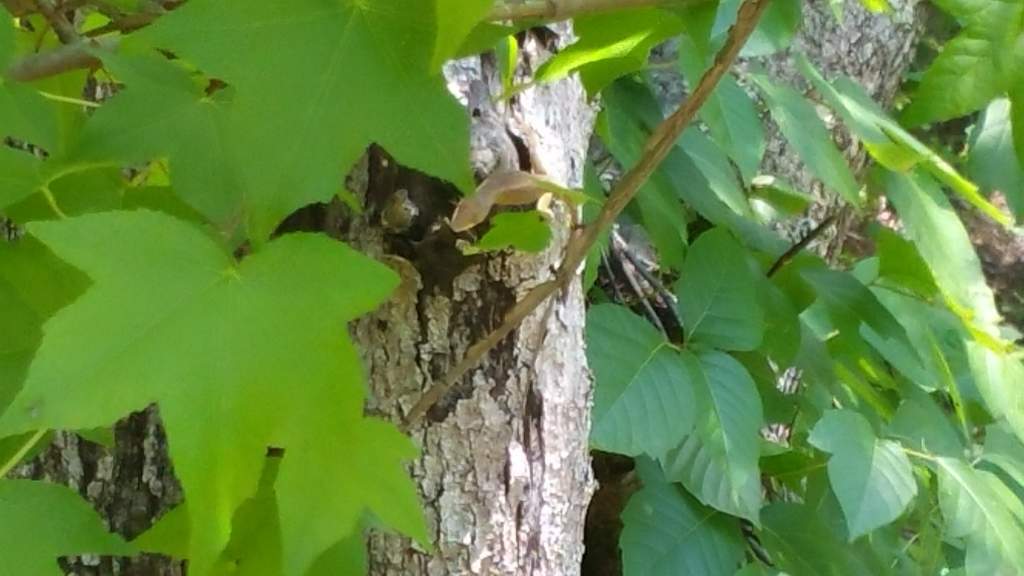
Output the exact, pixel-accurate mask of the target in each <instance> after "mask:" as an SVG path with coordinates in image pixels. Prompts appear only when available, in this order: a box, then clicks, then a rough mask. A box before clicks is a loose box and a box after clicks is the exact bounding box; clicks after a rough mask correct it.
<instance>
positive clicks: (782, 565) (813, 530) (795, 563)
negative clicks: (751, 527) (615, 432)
mask: <svg viewBox="0 0 1024 576" xmlns="http://www.w3.org/2000/svg"><path fill="white" fill-rule="evenodd" d="M761 519H762V521H763V523H764V530H763V531H762V533H761V538H762V541H763V542H764V545H765V547H766V548H767V549H768V552H769V554H770V555H771V558H772V561H773V562H775V564H776V568H779V569H780V570H782V571H783V572H784V573H786V574H789V575H790V576H821V575H822V574H828V575H829V576H875V574H876V573H875V572H873V571H871V570H869V569H868V568H867V567H866V566H865V560H864V559H863V558H862V557H861V556H860V555H858V554H857V552H856V551H855V550H854V549H853V547H851V546H848V545H847V544H845V543H843V542H842V540H840V539H839V538H838V537H837V536H836V535H835V532H833V531H832V529H831V528H830V527H829V526H828V525H826V524H825V523H824V522H823V521H822V519H821V517H820V516H819V515H818V514H817V513H816V512H815V510H814V509H813V508H811V507H810V506H808V505H801V504H795V503H789V502H778V503H775V504H772V505H770V506H768V507H766V508H765V509H764V511H763V512H762V514H761Z"/></svg>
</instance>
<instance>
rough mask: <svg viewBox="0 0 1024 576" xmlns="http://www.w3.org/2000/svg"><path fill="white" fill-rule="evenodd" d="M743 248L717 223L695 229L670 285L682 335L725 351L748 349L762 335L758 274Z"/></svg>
mask: <svg viewBox="0 0 1024 576" xmlns="http://www.w3.org/2000/svg"><path fill="white" fill-rule="evenodd" d="M749 258H750V257H749V255H748V254H747V252H746V250H744V249H743V247H742V246H740V244H739V243H738V242H736V240H734V239H733V238H732V236H731V235H729V233H728V232H727V231H725V230H723V229H721V228H717V229H714V230H710V231H708V232H705V233H704V234H701V236H700V237H699V238H698V239H697V241H696V242H694V243H693V246H692V247H691V248H690V252H689V253H688V254H687V256H686V263H685V264H684V265H683V272H682V278H681V279H680V280H679V283H678V284H676V296H677V297H678V299H679V305H678V307H679V314H680V316H681V318H682V321H683V328H684V329H685V330H686V337H687V339H688V340H692V341H693V342H695V343H701V344H704V345H707V346H713V347H717V348H722V349H725V350H754V349H756V348H757V347H758V346H760V345H761V339H762V337H763V335H764V311H763V310H762V309H761V306H760V304H759V301H758V293H757V287H758V286H759V282H758V277H757V276H756V275H754V273H753V271H752V270H751V267H750V263H749Z"/></svg>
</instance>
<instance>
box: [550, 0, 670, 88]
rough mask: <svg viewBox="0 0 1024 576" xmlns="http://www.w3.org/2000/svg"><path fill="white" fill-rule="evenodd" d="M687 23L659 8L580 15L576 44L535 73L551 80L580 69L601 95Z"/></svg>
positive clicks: (588, 85) (585, 81) (588, 84)
mask: <svg viewBox="0 0 1024 576" xmlns="http://www.w3.org/2000/svg"><path fill="white" fill-rule="evenodd" d="M682 29H683V23H682V22H681V21H680V19H679V18H678V17H676V15H675V14H672V13H671V12H669V11H666V10H660V9H658V8H638V9H632V10H618V11H612V12H603V13H598V14H593V15H585V16H580V17H577V18H576V19H575V20H574V21H573V31H574V32H575V33H576V35H577V36H579V40H577V41H576V42H575V43H574V44H572V45H571V46H569V47H568V48H566V49H565V50H562V51H561V52H559V53H558V54H557V55H556V56H554V57H553V58H551V59H550V60H548V61H547V62H545V63H544V64H543V65H542V66H541V67H540V69H539V70H537V73H536V75H535V77H536V80H537V81H539V82H551V81H553V80H557V79H559V78H563V77H565V76H566V75H568V74H569V73H571V72H573V71H579V73H580V79H581V80H582V81H583V85H584V86H586V88H587V92H588V93H589V94H592V95H594V94H597V93H598V92H600V91H601V90H602V89H603V88H604V87H605V86H607V85H608V84H610V83H611V82H612V81H614V80H615V79H616V78H618V77H620V76H623V75H625V74H628V73H630V72H634V71H636V70H639V69H641V68H643V66H644V65H645V64H646V63H647V56H648V54H649V53H650V51H651V48H653V47H654V46H656V45H657V44H659V43H661V42H663V41H665V40H666V39H668V38H670V37H672V36H674V35H676V34H678V33H679V32H680V31H681V30H682Z"/></svg>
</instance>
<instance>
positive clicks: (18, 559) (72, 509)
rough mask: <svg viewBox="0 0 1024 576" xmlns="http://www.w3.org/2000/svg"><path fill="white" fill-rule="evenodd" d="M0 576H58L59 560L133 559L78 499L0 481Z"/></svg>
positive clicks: (46, 487)
mask: <svg viewBox="0 0 1024 576" xmlns="http://www.w3.org/2000/svg"><path fill="white" fill-rule="evenodd" d="M0 541H2V542H3V543H4V553H3V554H2V555H0V574H4V575H11V576H14V575H15V574H19V575H20V574H32V575H33V576H60V575H61V574H63V571H61V570H60V568H59V567H58V565H57V558H58V557H60V556H71V555H75V554H116V555H119V556H129V555H131V554H133V553H134V552H133V550H132V548H131V547H130V546H128V545H127V544H125V543H124V541H123V540H121V538H120V537H118V536H116V535H114V534H110V533H108V532H107V531H106V529H104V527H103V523H102V522H101V521H100V519H99V516H97V515H96V512H94V511H93V510H92V509H91V508H90V507H89V505H88V504H86V502H85V501H84V500H82V498H81V497H79V496H78V494H75V493H74V492H72V491H71V490H70V489H68V488H65V487H64V486H60V485H57V484H48V483H45V482H34V481H30V480H0Z"/></svg>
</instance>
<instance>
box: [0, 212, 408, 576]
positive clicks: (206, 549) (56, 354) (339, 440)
mask: <svg viewBox="0 0 1024 576" xmlns="http://www.w3.org/2000/svg"><path fill="white" fill-rule="evenodd" d="M29 231H30V232H31V233H32V234H33V235H34V236H36V237H37V238H39V239H40V240H42V241H43V243H44V244H46V245H47V246H48V247H49V248H51V249H52V250H53V251H54V252H55V253H57V255H58V256H60V257H62V258H64V259H65V260H67V261H68V262H69V263H71V264H73V265H74V266H76V267H78V268H80V269H82V270H83V271H85V272H86V273H87V274H88V275H89V276H90V277H91V278H92V280H93V281H94V284H93V286H92V288H91V289H89V290H88V291H87V292H86V294H85V295H84V296H83V297H82V298H80V299H79V300H77V301H76V302H75V303H74V304H72V305H70V306H68V307H66V308H64V309H63V310H61V311H60V312H59V313H58V314H57V315H56V316H54V317H53V318H52V319H50V320H49V321H48V322H47V323H46V325H45V329H44V334H45V336H44V338H43V342H42V345H41V346H40V348H39V351H38V352H37V354H36V357H35V360H34V361H33V363H32V365H31V367H30V369H29V373H28V377H27V379H26V382H25V385H24V387H23V389H22V391H21V393H20V394H19V395H18V397H17V398H16V399H15V401H14V403H13V404H12V406H11V408H10V409H9V410H8V411H7V413H6V414H5V415H4V417H3V418H2V419H0V433H3V434H13V433H18V432H23V431H27V430H35V429H41V428H90V427H95V426H101V425H105V424H109V423H110V422H113V421H114V420H116V419H118V418H119V417H121V416H123V415H125V414H127V413H128V412H131V411H134V410H138V409H141V408H143V407H145V406H146V405H148V404H150V403H152V402H156V403H157V404H158V405H159V407H160V413H161V416H162V419H163V422H164V425H165V427H166V429H167V434H168V438H169V439H170V441H169V445H170V454H171V458H172V460H173V461H174V467H175V472H176V473H177V475H178V477H179V478H180V479H181V482H182V486H183V487H184V489H185V492H186V493H187V494H188V498H189V504H190V515H191V520H192V529H191V542H190V560H191V565H192V569H193V570H194V571H195V572H196V573H197V574H204V571H206V570H208V569H209V568H210V566H211V565H212V563H213V561H214V560H215V559H216V557H217V555H218V554H219V553H220V551H221V549H222V548H223V546H224V545H225V544H226V543H227V540H228V535H229V532H230V522H231V517H232V514H233V513H234V511H235V509H236V508H237V507H238V506H239V505H240V504H241V502H243V501H244V500H245V499H246V498H248V497H249V496H251V495H252V493H253V492H254V491H255V488H256V480H257V478H258V477H259V472H260V469H261V466H262V463H263V457H264V453H265V451H266V449H267V446H279V447H282V448H285V449H286V450H287V451H288V458H287V459H286V460H285V462H284V463H283V465H282V470H281V478H282V480H281V481H282V482H283V481H284V478H285V477H286V475H290V474H295V473H298V472H297V471H296V470H295V469H296V468H300V469H301V470H302V472H301V474H305V473H307V472H306V471H307V470H308V469H309V461H311V460H313V461H315V462H316V464H317V465H318V466H317V468H318V469H319V472H318V474H317V476H316V477H317V478H319V479H320V481H327V480H329V481H330V482H331V484H332V485H333V486H334V487H335V489H336V490H337V491H339V492H340V493H342V494H346V498H348V499H350V500H355V501H357V502H360V503H362V504H363V505H370V506H374V505H376V504H377V502H375V501H370V499H369V497H367V495H366V494H365V490H364V489H363V488H364V486H365V484H366V483H367V482H373V481H375V480H369V478H368V476H369V475H371V474H372V476H369V477H372V478H374V479H376V478H378V477H379V476H381V475H382V474H387V472H385V470H387V468H386V467H385V468H377V467H375V468H373V469H366V468H360V467H353V468H350V469H347V470H346V472H345V474H344V475H343V476H341V477H334V476H333V475H332V474H333V473H335V472H337V466H338V464H337V461H338V459H337V457H336V453H334V452H329V450H333V449H334V447H337V446H342V445H345V444H346V443H350V442H355V441H357V439H358V440H359V441H362V442H367V445H369V444H370V442H369V440H371V439H372V440H375V441H376V440H380V438H381V437H388V438H390V437H389V436H387V434H386V433H385V432H383V431H381V430H380V429H379V428H380V427H379V426H378V425H377V424H374V423H370V422H368V421H364V420H363V419H362V415H361V413H362V401H363V394H364V389H363V383H362V374H361V370H360V367H359V362H358V358H357V356H356V354H355V351H354V350H353V348H352V345H351V344H350V343H349V341H348V338H347V334H346V332H345V328H344V323H345V322H347V321H349V320H352V319H353V318H355V317H356V316H358V315H360V314H362V313H365V312H367V311H369V310H371V309H372V308H373V307H374V306H375V305H376V304H378V303H379V302H380V301H382V300H383V299H384V298H385V297H386V295H387V294H389V293H390V291H391V289H392V288H393V287H394V286H395V285H396V284H397V280H396V276H395V274H394V273H392V272H391V271H389V270H387V269H386V268H384V267H383V266H381V265H379V264H376V263H374V262H373V261H371V260H369V259H368V258H366V257H364V256H361V255H359V254H357V253H356V252H354V251H352V250H351V249H349V248H347V247H346V246H344V245H343V244H341V243H339V242H335V241H332V240H329V239H327V238H326V237H324V236H317V235H308V234H293V235H289V236H284V237H282V238H279V239H277V240H275V241H273V242H271V243H270V244H268V245H267V246H266V247H265V249H263V250H260V251H259V252H257V253H255V254H253V255H252V256H250V257H248V258H246V259H245V260H244V261H243V262H242V263H241V264H236V263H235V262H234V261H233V259H232V258H231V256H230V255H229V254H228V253H227V252H225V251H224V250H223V249H222V248H221V247H220V246H218V245H217V244H216V243H214V242H213V241H212V240H211V239H210V238H209V237H207V236H205V235H204V234H203V233H202V232H200V231H199V229H196V228H193V227H191V226H190V225H187V224H185V223H183V222H181V221H179V220H175V219H173V218H171V217H168V216H165V215H161V214H158V213H154V212H145V211H139V212H112V213H104V214H94V215H88V216H81V217H77V218H73V219H69V220H63V221H59V222H46V223H43V222H39V223H34V224H31V225H29ZM354 275H355V276H358V277H359V278H361V282H360V283H359V284H358V285H356V284H353V283H352V282H351V278H352V277H353V276H354ZM182 343H185V344H186V346H185V348H182V346H183V344H182ZM97 397H103V398H105V401H104V402H102V403H98V404H97V403H95V402H91V401H90V400H91V399H93V398H97ZM83 407H89V409H85V408H83ZM324 418H329V419H330V422H331V426H330V427H328V426H326V425H321V426H315V425H314V424H315V423H322V421H323V420H324ZM328 428H329V429H328ZM307 432H308V434H310V435H311V436H307V435H306V433H307ZM387 442H391V443H393V440H390V439H388V440H387ZM321 443H322V444H325V445H326V446H322V445H321ZM328 447H331V448H328ZM325 452H329V453H330V456H329V457H327V459H326V460H327V461H320V459H321V458H322V457H324V454H325ZM392 455H393V454H391V453H382V454H381V455H380V458H381V459H383V460H385V461H386V462H387V463H389V464H392V461H391V460H390V458H391V456H392ZM394 468H398V470H397V471H396V472H395V473H396V474H400V473H401V469H400V468H399V467H398V466H397V465H394ZM385 488H393V487H388V486H385V485H384V484H383V483H382V484H381V489H385ZM295 489H303V490H304V491H303V493H302V498H308V496H309V494H310V492H309V491H308V488H307V487H296V488H295ZM283 497H285V495H284V493H283V492H282V498H283ZM388 497H389V498H391V495H390V494H389V495H388ZM404 503H405V500H404V499H401V498H393V499H392V500H389V504H391V505H393V506H398V505H401V504H404ZM335 504H336V502H335V501H332V500H327V501H325V502H324V505H323V506H322V507H321V508H319V509H318V512H319V513H320V514H322V515H324V516H327V517H331V518H332V519H331V530H333V531H334V532H335V533H337V532H343V534H341V535H337V537H334V538H333V540H331V542H334V541H337V540H339V539H341V538H342V537H343V536H344V535H347V534H348V533H349V532H350V531H351V530H352V529H354V527H355V525H356V522H357V520H358V518H359V514H360V510H355V511H354V510H352V506H347V507H344V508H343V507H341V506H337V507H335ZM284 512H287V510H285V511H283V512H282V513H284ZM410 514H417V512H415V511H411V512H410ZM390 519H391V518H388V520H390ZM309 526H310V528H309V530H308V531H305V532H304V533H303V534H302V537H301V538H299V539H298V540H296V539H295V538H294V537H295V534H294V533H289V532H287V526H285V527H284V529H285V541H284V550H285V557H286V565H287V566H289V567H292V568H293V567H296V566H303V569H304V567H305V566H307V565H308V564H309V563H310V562H312V560H313V559H314V558H315V557H316V556H317V555H318V554H319V553H320V552H322V551H323V549H320V550H315V551H314V550H311V549H310V547H311V546H313V545H316V544H317V543H319V542H320V540H319V538H320V537H321V534H319V533H317V532H315V531H314V530H313V528H312V527H313V526H318V525H317V524H316V523H315V522H314V521H313V520H309ZM402 527H403V528H404V527H406V525H404V524H403V525H402ZM417 534H418V533H417ZM289 537H292V539H289ZM328 544H329V543H328ZM324 548H326V545H325V546H324ZM304 554H308V557H305V556H303V555H304ZM302 571H303V570H302V569H294V570H289V571H288V572H287V574H296V575H298V574H301V573H302Z"/></svg>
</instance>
